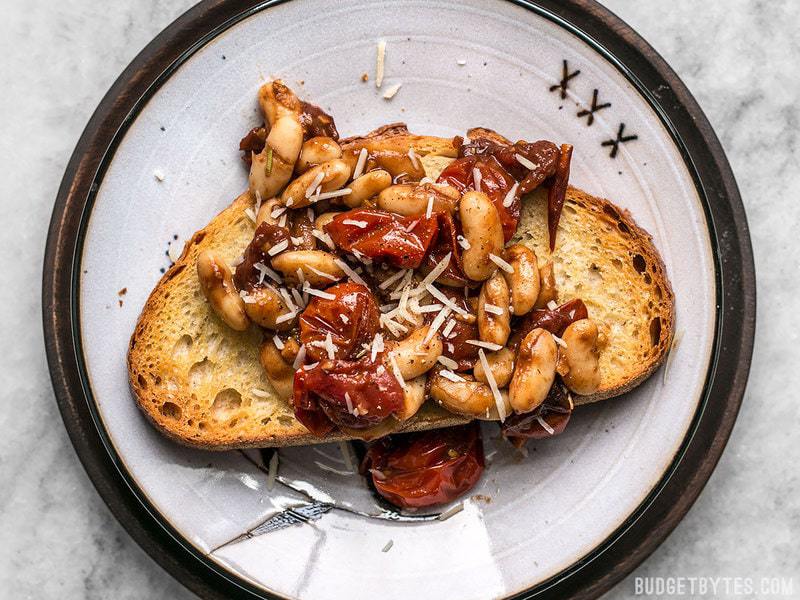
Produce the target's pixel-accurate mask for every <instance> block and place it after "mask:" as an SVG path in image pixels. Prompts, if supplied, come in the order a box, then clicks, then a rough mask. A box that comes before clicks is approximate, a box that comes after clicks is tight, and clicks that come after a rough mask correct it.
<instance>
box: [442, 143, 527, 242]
mask: <svg viewBox="0 0 800 600" xmlns="http://www.w3.org/2000/svg"><path fill="white" fill-rule="evenodd" d="M473 169H477V170H478V171H479V172H480V174H481V186H480V187H481V191H482V192H483V193H484V194H486V195H487V196H488V197H489V199H490V200H491V201H492V203H493V204H494V206H495V208H496V209H497V213H498V214H499V215H500V222H501V223H502V224H503V237H504V238H505V241H506V242H507V241H508V240H510V239H511V238H512V237H514V233H516V231H517V224H518V223H519V215H520V206H521V203H520V199H519V194H516V195H515V196H514V199H513V201H512V203H511V206H503V201H504V200H505V198H506V194H508V191H509V190H510V189H511V188H512V187H513V185H514V183H515V181H514V178H513V177H512V176H511V175H510V174H509V173H508V171H507V170H506V169H505V168H503V166H502V165H501V164H500V162H499V161H498V160H497V159H496V158H495V157H494V156H490V155H486V156H483V155H481V156H465V157H463V158H457V159H456V160H454V161H453V162H452V163H450V164H449V165H448V166H447V168H446V169H445V170H444V171H442V172H441V174H440V175H439V178H438V179H437V180H436V181H437V182H438V183H447V184H450V185H451V186H453V187H454V188H456V189H457V190H458V191H460V192H461V193H462V194H463V193H464V192H466V191H468V190H474V189H475V178H474V172H473Z"/></svg>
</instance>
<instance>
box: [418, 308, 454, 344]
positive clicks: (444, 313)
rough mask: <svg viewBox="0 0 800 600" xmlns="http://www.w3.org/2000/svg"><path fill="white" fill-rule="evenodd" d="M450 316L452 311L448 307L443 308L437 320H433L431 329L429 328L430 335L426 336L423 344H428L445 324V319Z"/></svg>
mask: <svg viewBox="0 0 800 600" xmlns="http://www.w3.org/2000/svg"><path fill="white" fill-rule="evenodd" d="M449 316H450V309H449V308H447V307H442V310H441V311H440V312H439V314H438V315H436V318H434V319H433V322H432V323H431V325H430V327H429V328H428V333H426V334H425V339H424V340H423V342H422V343H423V344H427V343H428V342H429V341H430V340H431V339H432V338H433V336H434V335H436V332H437V331H439V328H440V327H441V326H442V324H443V323H444V322H445V319H447V317H449Z"/></svg>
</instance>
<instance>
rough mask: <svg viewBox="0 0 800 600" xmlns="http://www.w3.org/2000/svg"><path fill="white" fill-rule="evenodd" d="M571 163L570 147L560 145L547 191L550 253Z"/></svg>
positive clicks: (565, 194) (554, 244) (554, 241)
mask: <svg viewBox="0 0 800 600" xmlns="http://www.w3.org/2000/svg"><path fill="white" fill-rule="evenodd" d="M571 163H572V146H570V145H569V144H561V154H560V155H559V157H558V165H557V166H556V172H555V174H554V175H553V182H552V183H551V184H550V189H549V190H547V231H548V233H549V235H550V251H551V252H552V251H553V249H554V248H555V247H556V233H558V222H559V221H560V220H561V209H562V208H564V200H565V199H566V197H567V186H568V185H569V169H570V164H571Z"/></svg>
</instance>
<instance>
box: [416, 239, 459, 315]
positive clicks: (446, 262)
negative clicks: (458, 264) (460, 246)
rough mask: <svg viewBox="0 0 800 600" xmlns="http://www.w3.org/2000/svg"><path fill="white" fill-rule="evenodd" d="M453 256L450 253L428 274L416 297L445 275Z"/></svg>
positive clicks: (418, 288) (421, 283)
mask: <svg viewBox="0 0 800 600" xmlns="http://www.w3.org/2000/svg"><path fill="white" fill-rule="evenodd" d="M451 256H452V252H448V253H447V254H446V255H445V257H444V258H443V259H442V260H440V261H439V264H438V265H436V266H435V267H434V268H433V270H432V271H431V272H430V273H428V275H427V276H426V277H425V279H423V280H422V281H421V282H420V284H419V287H417V291H416V292H415V293H414V296H419V295H420V294H422V292H423V291H425V290H426V289H427V288H428V286H429V285H430V284H432V283H433V282H434V281H436V279H437V278H438V277H439V275H441V274H442V273H444V271H445V269H446V268H447V265H449V264H450V257H451ZM428 291H430V290H428ZM456 312H457V311H456Z"/></svg>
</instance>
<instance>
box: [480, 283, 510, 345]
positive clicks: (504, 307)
mask: <svg viewBox="0 0 800 600" xmlns="http://www.w3.org/2000/svg"><path fill="white" fill-rule="evenodd" d="M509 301H510V298H509V292H508V285H507V284H506V280H505V277H503V275H502V274H501V273H500V272H499V271H495V273H494V275H492V276H491V277H490V278H489V279H487V280H486V281H484V282H483V285H482V286H481V292H480V294H479V295H478V335H479V336H480V338H481V339H482V340H483V341H484V342H490V343H492V344H499V345H500V346H505V344H506V342H507V341H508V336H509V334H510V333H511V313H510V312H509V310H508V304H509ZM487 305H488V310H487ZM492 311H495V312H492ZM498 311H499V312H500V314H496V313H497V312H498Z"/></svg>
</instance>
